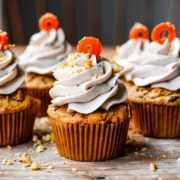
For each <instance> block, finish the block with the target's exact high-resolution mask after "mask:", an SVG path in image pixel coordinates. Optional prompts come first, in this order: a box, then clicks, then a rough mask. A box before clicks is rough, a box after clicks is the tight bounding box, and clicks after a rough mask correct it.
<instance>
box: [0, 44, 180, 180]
mask: <svg viewBox="0 0 180 180" xmlns="http://www.w3.org/2000/svg"><path fill="white" fill-rule="evenodd" d="M22 50H23V47H20V46H18V47H16V48H15V51H16V52H17V53H20V52H22ZM103 54H104V55H105V56H107V57H109V58H110V57H112V56H113V54H114V50H113V48H109V47H106V48H104V51H103ZM35 131H36V132H38V133H47V132H49V131H51V129H50V126H49V122H48V119H47V117H44V118H41V119H37V120H36V125H35ZM129 135H130V137H131V140H128V141H127V145H126V147H125V151H124V155H123V156H122V157H120V158H117V159H114V160H110V161H104V162H76V161H71V160H68V159H65V158H63V157H61V156H60V155H59V154H57V151H56V148H55V144H54V143H51V142H47V143H44V145H45V147H46V150H45V151H44V152H41V153H38V152H36V146H35V144H34V143H33V142H32V141H29V142H27V143H25V144H22V145H18V146H16V147H13V148H12V149H11V150H10V148H0V162H3V161H4V160H9V159H10V160H13V164H12V165H3V164H2V163H0V180H4V179H17V180H19V179H49V180H54V179H55V180H56V179H77V180H81V179H94V180H108V179H117V180H119V179H122V180H126V179H133V180H134V179H140V180H141V179H142V180H148V179H157V180H158V179H159V180H160V179H161V180H167V179H168V180H175V179H180V140H179V139H171V140H163V139H153V138H145V137H143V136H141V135H139V134H134V133H132V132H131V131H129ZM23 153H28V154H29V155H30V156H31V158H32V160H33V162H38V163H39V164H40V165H41V169H40V170H38V171H32V170H30V168H29V167H24V166H23V165H22V163H20V162H19V160H18V159H19V156H20V155H21V154H23ZM178 158H179V160H177V159H178ZM46 163H51V164H52V166H53V169H52V170H47V168H46V166H45V164H46ZM150 163H155V164H156V166H157V171H155V172H152V171H150V168H149V166H150Z"/></svg>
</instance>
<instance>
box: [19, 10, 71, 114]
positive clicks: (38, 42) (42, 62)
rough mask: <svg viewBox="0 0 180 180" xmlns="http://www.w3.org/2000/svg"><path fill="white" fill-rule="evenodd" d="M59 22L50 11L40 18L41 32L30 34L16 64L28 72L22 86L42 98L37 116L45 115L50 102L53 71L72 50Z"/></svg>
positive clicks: (31, 93) (34, 95)
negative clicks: (27, 43) (28, 40)
mask: <svg viewBox="0 0 180 180" xmlns="http://www.w3.org/2000/svg"><path fill="white" fill-rule="evenodd" d="M58 27H59V21H58V19H57V17H56V16H55V15H53V14H52V13H46V14H44V15H43V16H42V17H41V18H40V19H39V29H40V32H38V33H36V34H34V35H32V37H31V38H30V43H29V45H28V46H27V48H26V49H25V51H24V52H23V54H22V55H21V56H20V61H19V64H20V66H21V67H23V68H24V69H25V71H26V72H27V75H26V79H25V86H26V88H27V91H28V93H29V94H30V95H32V96H33V97H36V98H39V99H40V100H41V101H42V105H41V109H40V111H39V113H38V115H39V116H44V115H46V114H47V113H46V111H47V106H48V104H49V102H50V97H49V89H50V88H51V87H52V86H53V83H54V78H53V76H52V74H51V72H52V70H53V69H54V68H56V67H58V66H59V65H61V64H62V63H63V62H64V60H65V58H66V57H67V55H68V54H69V53H70V52H71V45H70V44H69V43H68V42H66V41H65V34H64V31H63V29H62V28H58Z"/></svg>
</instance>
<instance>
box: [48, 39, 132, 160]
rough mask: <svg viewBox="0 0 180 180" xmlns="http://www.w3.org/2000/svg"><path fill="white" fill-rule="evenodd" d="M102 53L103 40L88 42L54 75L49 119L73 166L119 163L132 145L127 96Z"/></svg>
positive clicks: (89, 40)
mask: <svg viewBox="0 0 180 180" xmlns="http://www.w3.org/2000/svg"><path fill="white" fill-rule="evenodd" d="M101 49H102V45H101V43H100V41H99V40H98V39H96V38H94V37H84V38H83V39H82V40H80V41H79V43H78V46H77V52H74V53H71V54H70V55H69V56H68V58H67V61H66V62H65V63H64V64H63V65H62V66H60V68H58V69H57V70H56V71H55V72H54V77H55V79H56V82H55V83H54V87H53V88H51V90H50V96H51V97H52V99H53V100H52V101H51V102H52V104H51V105H49V107H48V115H49V118H50V121H51V124H52V130H53V133H54V138H55V142H56V145H57V148H58V151H59V153H60V154H61V155H62V156H64V157H66V158H69V159H72V160H78V161H102V160H107V159H113V158H116V157H119V156H120V155H122V151H123V147H124V144H125V141H126V136H127V132H128V127H129V119H130V110H129V106H128V105H127V104H126V103H125V102H124V101H125V100H126V97H127V90H126V88H125V86H124V85H123V83H122V82H121V81H120V80H119V73H114V72H113V68H112V66H111V64H110V63H109V61H108V59H106V58H104V57H101V56H100V53H101ZM116 70H117V69H116Z"/></svg>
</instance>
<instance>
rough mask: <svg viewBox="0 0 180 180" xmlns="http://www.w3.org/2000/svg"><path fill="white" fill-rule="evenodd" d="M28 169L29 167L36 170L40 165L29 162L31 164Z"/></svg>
mask: <svg viewBox="0 0 180 180" xmlns="http://www.w3.org/2000/svg"><path fill="white" fill-rule="evenodd" d="M30 169H31V170H32V171H36V170H39V169H41V166H40V165H39V163H36V162H33V163H32V164H31V166H30Z"/></svg>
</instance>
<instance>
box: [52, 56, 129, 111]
mask: <svg viewBox="0 0 180 180" xmlns="http://www.w3.org/2000/svg"><path fill="white" fill-rule="evenodd" d="M66 64H67V66H65V67H64V68H63V69H57V71H55V72H54V77H55V79H56V80H57V81H56V82H55V83H54V87H53V88H52V89H51V90H50V96H51V97H52V98H53V100H52V103H53V104H54V105H56V106H61V105H64V104H68V110H72V111H76V112H79V113H82V114H88V113H92V112H94V111H96V110H97V109H98V108H103V109H105V110H108V109H109V108H110V107H111V106H113V105H115V104H119V103H121V102H124V101H125V99H126V97H127V90H126V88H125V86H124V85H123V83H122V82H121V81H120V80H119V79H118V78H119V74H118V73H116V74H114V75H113V73H112V66H111V64H110V63H109V62H107V61H103V60H101V61H99V63H97V60H96V56H95V55H92V56H91V58H89V54H84V53H74V54H71V55H69V57H68V60H67V61H66ZM87 64H88V65H90V67H89V66H88V68H87Z"/></svg>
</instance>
